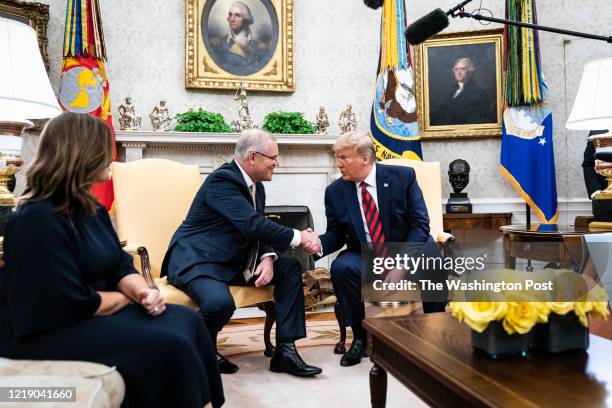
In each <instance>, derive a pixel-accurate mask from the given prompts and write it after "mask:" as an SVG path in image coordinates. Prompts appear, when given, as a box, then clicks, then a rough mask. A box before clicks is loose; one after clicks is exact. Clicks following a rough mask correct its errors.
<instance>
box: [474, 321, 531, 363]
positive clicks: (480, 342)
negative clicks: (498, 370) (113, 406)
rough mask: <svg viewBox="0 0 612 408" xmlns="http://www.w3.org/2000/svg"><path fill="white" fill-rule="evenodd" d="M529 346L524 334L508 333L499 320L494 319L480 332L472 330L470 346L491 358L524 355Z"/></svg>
mask: <svg viewBox="0 0 612 408" xmlns="http://www.w3.org/2000/svg"><path fill="white" fill-rule="evenodd" d="M528 346H529V336H528V335H526V334H518V333H515V334H508V333H506V330H505V329H504V327H503V326H502V323H501V322H498V321H494V322H491V323H489V326H488V327H487V328H486V329H485V331H483V332H482V333H478V332H477V331H474V330H472V347H473V348H474V349H475V350H480V351H482V352H484V353H486V354H487V356H489V357H491V358H500V357H516V356H521V357H525V356H526V355H527V349H528Z"/></svg>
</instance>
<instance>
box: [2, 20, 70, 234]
mask: <svg viewBox="0 0 612 408" xmlns="http://www.w3.org/2000/svg"><path fill="white" fill-rule="evenodd" d="M60 113H61V109H60V107H59V105H58V103H57V99H56V97H55V95H54V93H53V89H52V88H51V83H50V82H49V77H48V75H47V72H46V71H45V66H44V64H43V60H42V56H41V55H40V49H39V47H38V40H37V36H36V32H35V31H34V29H33V28H32V27H30V26H28V25H27V24H24V23H21V22H19V21H15V20H10V19H7V18H2V17H0V235H4V227H5V225H6V220H7V218H8V215H9V214H10V212H11V211H12V209H13V207H14V204H15V197H14V196H13V194H12V193H11V192H10V191H9V190H8V188H7V184H8V181H9V177H10V176H11V175H13V174H15V173H16V172H17V171H18V170H19V168H20V167H21V165H22V164H23V160H22V159H21V141H22V140H21V135H22V133H23V131H24V130H25V129H27V128H28V127H30V126H32V122H30V121H29V120H28V119H46V118H51V117H54V116H57V115H59V114H60Z"/></svg>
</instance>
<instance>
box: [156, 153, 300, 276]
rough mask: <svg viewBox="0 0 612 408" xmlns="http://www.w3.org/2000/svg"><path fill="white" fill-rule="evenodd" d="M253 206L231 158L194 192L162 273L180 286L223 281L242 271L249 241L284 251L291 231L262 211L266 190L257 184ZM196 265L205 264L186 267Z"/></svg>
mask: <svg viewBox="0 0 612 408" xmlns="http://www.w3.org/2000/svg"><path fill="white" fill-rule="evenodd" d="M256 192H257V193H256V202H257V211H255V208H253V204H252V201H251V195H250V193H249V189H248V187H247V185H246V183H245V181H244V178H243V177H242V173H241V172H240V169H239V168H238V166H237V165H236V163H235V162H234V161H232V162H231V163H226V164H224V165H223V166H221V167H219V168H218V169H217V170H215V171H213V172H212V173H211V174H210V175H209V176H208V177H207V178H206V181H204V184H203V185H202V187H200V190H199V191H198V193H197V194H196V196H195V198H194V200H193V203H192V204H191V208H190V209H189V213H188V214H187V218H185V221H183V223H182V224H181V226H180V227H179V228H178V229H177V230H176V232H175V233H174V236H173V237H172V240H171V241H170V246H169V248H168V251H167V252H166V256H165V258H164V262H163V264H162V276H165V275H166V274H167V275H168V281H169V282H170V283H172V284H173V285H178V286H181V285H184V284H186V283H188V282H189V281H191V280H192V279H194V278H197V277H200V276H207V277H210V278H213V279H217V280H220V281H224V282H229V281H231V280H232V279H233V278H234V277H235V276H236V275H237V274H238V273H241V272H242V271H243V269H244V267H245V265H246V263H247V261H248V257H249V251H250V248H251V246H252V245H253V244H254V243H255V242H256V241H259V247H260V254H263V253H267V252H275V251H274V249H273V248H275V249H276V250H277V251H279V252H282V251H285V250H286V249H287V248H288V247H289V244H290V243H291V240H292V239H293V230H292V229H291V228H287V227H284V226H282V225H279V224H277V223H275V222H273V221H270V220H268V219H267V218H266V217H265V216H264V209H265V205H266V193H265V190H264V186H263V184H262V183H257V187H256ZM197 264H203V265H204V267H200V268H197V270H196V269H195V268H194V269H190V268H191V267H192V266H194V265H197Z"/></svg>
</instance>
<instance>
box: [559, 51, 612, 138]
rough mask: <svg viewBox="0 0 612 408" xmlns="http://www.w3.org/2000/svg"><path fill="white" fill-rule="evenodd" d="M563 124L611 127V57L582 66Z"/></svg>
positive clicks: (578, 126)
mask: <svg viewBox="0 0 612 408" xmlns="http://www.w3.org/2000/svg"><path fill="white" fill-rule="evenodd" d="M565 126H566V127H567V128H568V129H573V130H599V129H612V58H601V59H597V60H594V61H590V62H587V64H586V65H585V66H584V72H583V73H582V79H581V80H580V88H578V94H577V95H576V100H575V101H574V106H573V108H572V113H571V114H570V116H569V118H568V120H567V123H566V124H565Z"/></svg>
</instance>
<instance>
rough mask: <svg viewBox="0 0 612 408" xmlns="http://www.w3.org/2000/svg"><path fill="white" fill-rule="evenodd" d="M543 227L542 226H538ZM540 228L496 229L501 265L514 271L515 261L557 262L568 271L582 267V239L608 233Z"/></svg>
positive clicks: (524, 226)
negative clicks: (501, 242)
mask: <svg viewBox="0 0 612 408" xmlns="http://www.w3.org/2000/svg"><path fill="white" fill-rule="evenodd" d="M542 227H544V226H542ZM542 227H541V226H540V224H532V225H531V227H530V228H527V226H526V225H506V226H503V227H501V228H500V231H501V232H502V234H503V235H504V264H505V267H506V268H509V269H514V268H515V267H516V258H521V259H530V260H533V261H543V262H558V263H559V264H560V265H561V267H562V268H567V269H570V268H572V266H573V265H576V266H580V265H581V263H582V257H583V255H584V254H583V253H582V236H583V235H586V234H598V233H603V232H609V231H591V230H589V229H588V228H586V227H581V226H579V225H574V226H569V227H564V226H561V227H557V228H552V229H546V228H542Z"/></svg>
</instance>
